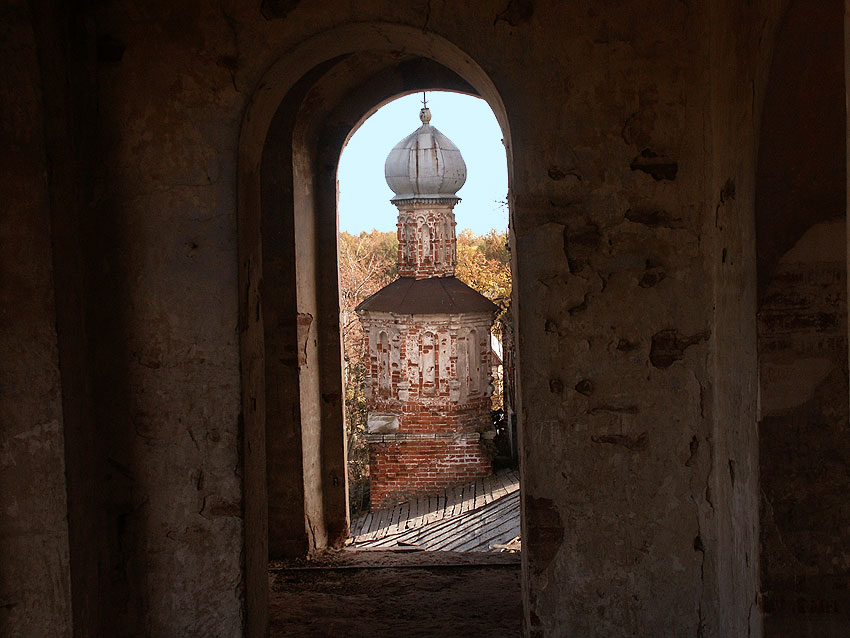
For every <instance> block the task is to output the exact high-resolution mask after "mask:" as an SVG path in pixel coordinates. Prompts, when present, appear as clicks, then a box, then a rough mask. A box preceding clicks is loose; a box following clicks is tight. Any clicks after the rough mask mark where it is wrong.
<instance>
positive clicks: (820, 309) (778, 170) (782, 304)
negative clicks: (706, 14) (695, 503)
mask: <svg viewBox="0 0 850 638" xmlns="http://www.w3.org/2000/svg"><path fill="white" fill-rule="evenodd" d="M845 127H846V113H845V90H844V3H842V2H840V1H838V0H831V1H829V2H821V1H814V0H796V1H795V2H792V3H791V4H790V6H789V8H788V10H787V13H786V15H785V17H784V20H783V23H782V25H781V28H780V31H779V32H778V35H777V44H776V49H775V53H774V58H773V65H772V71H771V77H770V84H769V86H768V91H767V96H766V101H765V106H764V113H763V117H762V127H761V134H760V140H759V164H758V176H757V177H758V190H757V199H756V214H757V222H758V225H757V233H758V265H759V271H758V282H759V300H760V303H759V311H758V326H759V370H760V386H761V388H760V390H761V422H760V432H759V434H760V464H761V489H762V502H761V521H762V533H761V549H762V572H761V578H762V588H763V590H764V591H765V609H766V617H765V623H766V631H765V635H766V636H768V637H774V636H776V637H784V636H789V637H790V636H799V635H810V633H811V635H814V634H815V633H816V634H817V635H822V636H839V635H844V634H845V633H846V627H847V622H848V614H850V599H848V595H847V591H846V580H847V577H848V572H850V556H848V554H847V551H846V541H847V530H848V529H850V507H848V505H847V500H846V494H847V492H848V489H850V475H848V473H847V467H848V466H850V444H848V440H847V437H846V432H847V427H848V400H847V397H848V381H847V295H846V284H847V279H846V273H847V262H846V238H845V218H846V211H845V208H846V198H845V196H846V161H845ZM812 632H814V633H812Z"/></svg>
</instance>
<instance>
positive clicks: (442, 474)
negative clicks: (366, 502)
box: [369, 439, 493, 511]
mask: <svg viewBox="0 0 850 638" xmlns="http://www.w3.org/2000/svg"><path fill="white" fill-rule="evenodd" d="M491 459H492V455H491V453H490V450H489V449H488V446H487V445H486V444H485V443H483V442H481V441H479V440H477V439H430V440H429V439H413V440H406V441H388V442H378V443H370V444H369V467H370V472H371V481H372V483H371V485H372V486H371V503H372V510H373V511H374V510H376V509H379V508H380V507H382V506H385V505H389V504H392V503H395V502H398V501H400V500H403V499H404V498H406V497H408V496H411V495H414V494H422V493H428V492H433V491H437V490H440V489H442V488H446V487H450V486H452V485H458V484H463V483H468V482H470V481H474V480H475V479H477V478H481V477H483V476H487V475H488V474H490V473H491V472H492V469H493V468H492V460H491Z"/></svg>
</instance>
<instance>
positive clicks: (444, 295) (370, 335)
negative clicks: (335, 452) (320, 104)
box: [356, 108, 498, 511]
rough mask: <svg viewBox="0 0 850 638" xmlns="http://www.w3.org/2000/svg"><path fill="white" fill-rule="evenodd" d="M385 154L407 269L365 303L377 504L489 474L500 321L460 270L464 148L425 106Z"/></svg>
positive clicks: (401, 260) (401, 264)
mask: <svg viewBox="0 0 850 638" xmlns="http://www.w3.org/2000/svg"><path fill="white" fill-rule="evenodd" d="M419 119H420V120H421V121H422V126H420V127H419V128H418V129H417V130H416V131H414V132H413V133H411V134H410V135H408V136H407V137H405V138H404V139H403V140H402V141H401V142H399V143H398V144H397V145H396V146H395V148H393V150H392V151H390V154H389V156H388V157H387V161H386V164H385V166H384V173H385V177H386V180H387V184H389V186H390V188H391V189H392V190H393V192H394V193H395V197H393V198H392V200H391V201H392V203H393V204H395V205H396V206H397V207H398V225H397V226H398V271H399V278H398V279H396V280H395V281H394V282H393V283H391V284H389V285H388V286H385V287H384V288H382V289H381V290H379V291H378V292H376V293H375V294H374V295H372V296H371V297H369V298H368V299H366V300H365V301H363V303H361V304H360V305H359V306H357V308H356V311H357V314H358V317H359V318H360V322H361V323H362V325H363V335H364V337H363V338H364V342H365V344H364V346H365V348H366V352H367V353H368V369H367V377H366V407H367V410H368V417H367V435H366V438H367V441H368V443H369V459H370V475H371V506H372V510H373V511H374V510H375V509H377V508H379V507H381V506H382V505H386V504H390V503H392V502H395V501H398V500H401V499H403V498H405V497H407V496H409V495H414V494H423V493H428V492H430V491H434V490H438V489H441V488H444V487H448V486H450V485H454V484H458V483H465V482H468V481H470V480H474V479H476V478H479V477H482V476H486V475H488V474H489V473H490V472H491V470H492V444H491V443H490V440H491V439H492V438H493V435H494V434H495V432H494V430H493V428H492V425H491V423H490V395H491V393H492V391H493V387H492V385H491V381H492V379H491V378H490V327H491V325H492V323H493V317H494V315H495V312H496V311H497V310H498V308H497V307H496V305H495V304H493V303H492V302H491V301H490V300H489V299H487V298H486V297H484V296H483V295H481V294H480V293H478V292H477V291H475V290H473V289H472V288H470V287H469V286H467V285H466V284H464V283H463V282H461V281H460V280H459V279H457V278H456V277H455V268H456V266H457V240H456V236H455V225H456V224H455V215H454V207H455V204H457V203H458V202H460V199H459V198H458V197H457V195H456V193H457V191H458V190H460V188H461V187H462V186H463V184H464V182H465V181H466V164H465V163H464V161H463V157H461V154H460V151H459V150H458V149H457V147H456V146H455V145H454V144H452V142H451V141H450V140H449V139H448V138H447V137H446V136H445V135H443V134H442V133H440V132H439V131H438V130H437V129H436V128H434V127H433V126H431V124H430V121H431V113H430V111H429V110H428V109H427V108H423V109H422V110H421V111H420V114H419Z"/></svg>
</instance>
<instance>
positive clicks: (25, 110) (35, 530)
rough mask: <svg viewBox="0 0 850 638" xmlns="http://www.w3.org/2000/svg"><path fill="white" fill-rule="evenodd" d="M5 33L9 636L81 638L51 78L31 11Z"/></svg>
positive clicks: (0, 562)
mask: <svg viewBox="0 0 850 638" xmlns="http://www.w3.org/2000/svg"><path fill="white" fill-rule="evenodd" d="M0 25H2V26H0V51H2V56H0V60H2V63H1V64H0V148H3V153H2V160H0V161H2V165H0V192H2V193H3V194H4V195H3V221H2V225H0V246H2V247H3V250H2V254H0V273H2V275H0V317H2V319H0V322H2V323H0V634H2V635H3V636H71V631H72V628H71V583H70V577H69V560H70V559H69V551H68V526H67V521H66V516H67V504H66V497H65V463H64V456H65V448H64V437H63V430H62V427H63V418H62V396H61V383H60V377H59V353H58V346H57V337H56V313H55V306H54V296H53V267H52V258H51V242H50V208H49V195H48V173H47V160H46V150H45V139H44V134H43V131H44V109H43V102H42V94H41V90H40V87H39V85H38V83H37V82H35V81H33V79H37V78H39V77H40V73H41V69H40V68H39V64H38V54H37V46H36V42H35V34H34V31H33V28H32V23H31V19H30V14H29V7H28V6H27V5H26V3H20V2H13V3H7V4H6V5H5V6H4V8H3V9H2V10H0Z"/></svg>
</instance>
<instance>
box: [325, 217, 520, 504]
mask: <svg viewBox="0 0 850 638" xmlns="http://www.w3.org/2000/svg"><path fill="white" fill-rule="evenodd" d="M397 257H398V238H397V237H396V233H395V232H386V233H384V232H380V231H378V230H373V231H371V232H361V233H360V234H359V235H353V234H351V233H347V232H342V233H340V234H339V287H340V321H341V326H342V333H343V360H344V367H343V370H344V372H343V374H344V382H345V419H346V427H347V435H348V460H349V464H348V466H349V485H350V488H351V493H350V500H351V509H352V512H357V511H360V510H361V509H362V508H364V506H365V502H364V497H363V490H364V486H365V484H366V482H367V480H368V475H369V451H368V447H367V445H366V439H365V434H366V397H365V395H364V381H365V377H366V360H365V357H364V353H363V331H362V330H361V327H360V321H359V320H358V318H357V315H356V313H355V312H354V309H355V308H356V307H357V305H358V304H359V303H360V302H361V301H363V300H364V299H366V298H367V297H369V296H370V295H372V294H374V293H376V292H377V291H378V290H380V289H381V288H383V287H384V286H386V285H387V284H389V283H391V282H392V281H393V280H395V278H396V277H397V276H398V260H397ZM457 261H458V263H457V277H458V279H460V280H461V281H463V282H464V283H466V284H467V285H469V286H470V287H472V288H474V289H475V290H477V291H478V292H480V293H481V294H482V295H484V296H485V297H487V298H488V299H490V300H491V301H492V302H493V303H495V304H496V305H497V306H499V308H500V310H501V312H500V315H501V314H504V312H505V311H506V309H507V307H508V305H509V304H510V298H511V269H510V252H509V249H508V238H507V233H506V232H498V231H496V230H491V231H490V232H488V233H486V234H484V235H475V234H474V233H473V232H472V231H471V230H469V229H467V230H464V231H462V232H461V233H459V234H458V236H457ZM498 327H499V322H498V321H497V322H496V324H495V326H494V330H495V332H496V333H497V334H498Z"/></svg>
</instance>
